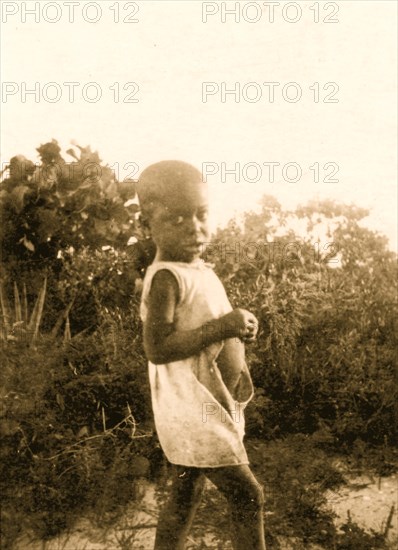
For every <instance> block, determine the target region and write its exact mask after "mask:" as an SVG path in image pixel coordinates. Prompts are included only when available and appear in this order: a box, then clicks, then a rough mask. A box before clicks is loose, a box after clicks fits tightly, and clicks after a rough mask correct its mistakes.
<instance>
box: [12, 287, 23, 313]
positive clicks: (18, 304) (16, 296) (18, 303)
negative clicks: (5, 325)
mask: <svg viewBox="0 0 398 550" xmlns="http://www.w3.org/2000/svg"><path fill="white" fill-rule="evenodd" d="M14 307H15V322H16V323H18V322H20V321H22V310H21V300H20V299H19V290H18V286H17V283H16V282H15V281H14Z"/></svg>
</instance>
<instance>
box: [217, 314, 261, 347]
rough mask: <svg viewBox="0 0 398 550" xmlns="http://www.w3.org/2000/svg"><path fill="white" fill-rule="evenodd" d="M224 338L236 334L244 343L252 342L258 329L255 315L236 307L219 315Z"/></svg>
mask: <svg viewBox="0 0 398 550" xmlns="http://www.w3.org/2000/svg"><path fill="white" fill-rule="evenodd" d="M220 321H221V322H222V323H223V330H224V331H225V337H226V338H233V337H235V336H238V337H239V338H241V340H243V341H244V342H246V343H250V342H254V340H255V339H256V335H257V331H258V321H257V319H256V317H255V316H254V315H253V314H252V313H250V311H247V310H246V309H240V308H236V309H234V310H233V311H231V313H227V315H224V317H221V319H220Z"/></svg>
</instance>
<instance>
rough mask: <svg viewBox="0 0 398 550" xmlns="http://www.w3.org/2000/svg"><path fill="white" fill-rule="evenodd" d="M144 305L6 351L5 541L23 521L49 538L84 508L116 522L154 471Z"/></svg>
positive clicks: (3, 421) (3, 415)
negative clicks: (65, 337) (70, 334)
mask: <svg viewBox="0 0 398 550" xmlns="http://www.w3.org/2000/svg"><path fill="white" fill-rule="evenodd" d="M136 308H137V303H135V304H134V303H133V304H132V312H130V315H129V316H122V315H120V313H119V314H117V313H115V312H114V311H113V312H112V313H110V312H106V311H104V313H103V318H102V322H101V325H100V327H99V328H98V329H97V331H96V332H95V333H94V334H92V335H91V336H83V335H82V336H77V337H76V338H75V339H74V338H72V339H71V340H70V341H69V342H66V343H62V342H61V341H59V340H54V339H52V338H51V337H49V336H41V337H39V338H38V340H37V341H36V346H34V347H32V346H30V347H26V346H25V345H24V343H19V342H12V343H11V344H8V345H7V347H6V348H5V347H4V346H3V347H2V349H1V350H0V353H1V360H2V364H3V369H2V373H1V377H2V380H1V385H2V388H3V390H2V396H1V397H2V408H1V419H0V427H1V435H2V441H3V445H2V463H1V468H2V470H1V474H0V478H1V493H2V499H3V511H4V512H5V516H4V517H3V529H4V533H3V537H4V540H9V541H11V539H12V538H15V537H16V536H17V535H18V533H17V532H16V529H15V525H16V523H17V524H19V525H20V527H19V528H20V529H24V528H31V529H33V530H34V531H35V532H36V534H37V535H39V536H41V537H48V536H52V535H54V534H55V533H56V532H58V531H59V530H61V529H63V528H65V526H66V525H69V524H70V523H71V522H72V521H73V519H74V518H75V517H76V516H77V514H80V513H81V512H82V511H83V510H85V511H87V510H88V509H91V510H93V511H94V512H93V513H94V514H96V516H97V517H101V518H102V519H104V518H105V519H106V518H109V517H111V516H112V513H116V512H117V510H118V507H120V505H122V504H124V503H126V502H127V501H129V500H131V499H134V497H135V495H136V480H137V478H138V477H140V476H143V475H144V476H148V475H150V473H151V472H150V460H151V457H152V455H153V453H154V449H155V448H156V441H155V439H154V437H153V436H152V423H151V418H152V415H151V409H150V400H149V388H148V381H147V372H146V362H145V359H144V355H143V351H142V348H141V334H140V325H139V322H138V317H137V313H136ZM112 517H113V516H112ZM16 518H18V520H17V519H16Z"/></svg>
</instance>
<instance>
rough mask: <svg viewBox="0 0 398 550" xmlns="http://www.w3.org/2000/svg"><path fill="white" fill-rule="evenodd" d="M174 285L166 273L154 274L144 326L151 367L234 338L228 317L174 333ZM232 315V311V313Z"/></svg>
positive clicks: (234, 330) (234, 332) (233, 328)
mask: <svg viewBox="0 0 398 550" xmlns="http://www.w3.org/2000/svg"><path fill="white" fill-rule="evenodd" d="M177 301H178V284H177V281H176V279H175V277H174V276H173V275H172V273H170V271H167V270H161V271H158V272H157V273H156V275H155V276H154V278H153V280H152V286H151V290H150V293H149V299H148V315H147V319H146V321H145V324H144V347H145V353H146V355H147V358H148V359H149V361H151V362H152V363H155V364H163V363H169V362H171V361H179V360H181V359H185V358H186V357H190V356H191V355H196V354H197V353H199V352H200V351H201V350H202V349H203V348H205V347H206V346H208V345H210V344H213V343H214V342H218V341H220V340H223V339H224V338H230V337H232V336H235V334H236V327H235V323H233V322H232V323H231V322H230V323H228V319H226V318H227V317H228V316H231V314H228V315H225V316H224V317H221V318H220V319H214V320H212V321H209V322H208V323H206V324H204V325H202V326H201V327H199V328H196V329H193V330H178V331H176V330H175V323H174V317H175V308H176V304H177ZM232 313H233V312H232Z"/></svg>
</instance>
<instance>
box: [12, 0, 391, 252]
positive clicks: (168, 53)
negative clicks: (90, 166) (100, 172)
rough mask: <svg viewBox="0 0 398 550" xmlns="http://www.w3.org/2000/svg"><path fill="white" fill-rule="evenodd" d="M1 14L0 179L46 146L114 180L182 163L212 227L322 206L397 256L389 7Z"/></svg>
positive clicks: (387, 0)
mask: <svg viewBox="0 0 398 550" xmlns="http://www.w3.org/2000/svg"><path fill="white" fill-rule="evenodd" d="M1 9H2V14H1V15H2V38H1V65H2V70H1V80H2V102H1V162H2V163H5V162H7V161H8V160H9V159H10V158H11V157H12V156H13V155H15V154H23V155H25V156H26V157H28V158H30V159H32V160H35V161H36V160H38V159H37V153H36V150H35V149H36V147H38V146H39V145H40V144H41V143H45V142H47V141H50V140H51V139H53V138H54V139H56V140H58V141H59V143H60V145H61V147H62V149H63V150H64V151H66V149H68V148H70V146H71V142H74V143H78V144H79V145H82V146H86V145H90V146H91V147H92V149H94V150H98V152H99V154H100V157H101V158H102V159H103V161H104V162H106V163H108V164H110V165H111V166H114V168H115V171H116V173H117V175H118V177H119V179H121V180H122V179H124V178H126V177H137V176H138V175H139V173H140V171H142V170H143V169H144V168H145V167H146V166H148V165H149V164H151V163H153V162H156V161H159V160H164V159H180V160H184V161H187V162H190V163H192V164H194V165H196V166H197V167H198V168H199V169H201V170H202V171H203V172H204V174H205V175H206V177H207V180H208V182H209V186H210V198H211V220H212V226H213V227H215V226H216V225H217V224H224V223H225V222H226V221H227V220H228V219H230V218H232V217H234V216H239V214H241V213H242V212H244V211H247V210H249V209H256V208H258V201H259V199H260V198H261V196H263V195H264V194H269V195H274V196H275V197H276V198H277V199H278V200H279V201H280V202H281V204H282V205H283V206H284V207H285V208H294V207H295V206H296V205H298V204H303V203H306V202H307V201H308V200H311V199H320V200H321V199H324V198H333V199H335V200H338V201H342V202H346V203H354V204H356V205H358V206H363V207H365V208H369V209H370V216H369V218H367V219H366V220H365V222H366V224H367V225H368V226H369V227H370V228H371V229H374V230H377V231H379V232H381V233H383V234H385V235H387V236H388V238H389V243H390V247H391V248H392V249H394V250H397V184H396V182H397V127H396V120H397V118H396V117H397V112H396V89H397V86H396V85H397V73H396V66H397V59H396V38H397V27H396V21H397V4H396V2H395V1H393V0H377V1H376V0H340V1H339V2H314V1H302V2H285V1H283V0H281V1H280V2H279V3H277V2H275V3H273V5H272V6H270V3H267V2H244V1H241V2H231V1H230V0H229V1H228V2H201V1H198V0H187V1H182V0H176V1H164V0H163V1H160V0H157V1H151V0H146V1H145V2H125V1H123V0H119V2H115V1H109V2H108V1H104V0H102V1H97V2H86V1H80V2H70V1H58V2H55V1H54V2H47V1H46V0H41V1H40V2H29V1H27V2H23V1H22V2H20V1H18V2H16V1H10V2H7V1H5V0H3V1H2V3H1ZM32 10H33V13H32ZM234 10H235V11H234ZM65 83H66V84H65ZM68 83H69V84H68ZM71 83H75V84H71ZM270 83H275V84H270ZM32 89H33V90H36V93H26V91H29V90H32ZM72 89H73V91H74V95H72ZM272 93H273V96H272ZM70 160H72V159H70ZM271 167H273V169H274V174H273V177H271V176H272V174H271V171H270V170H271Z"/></svg>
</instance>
